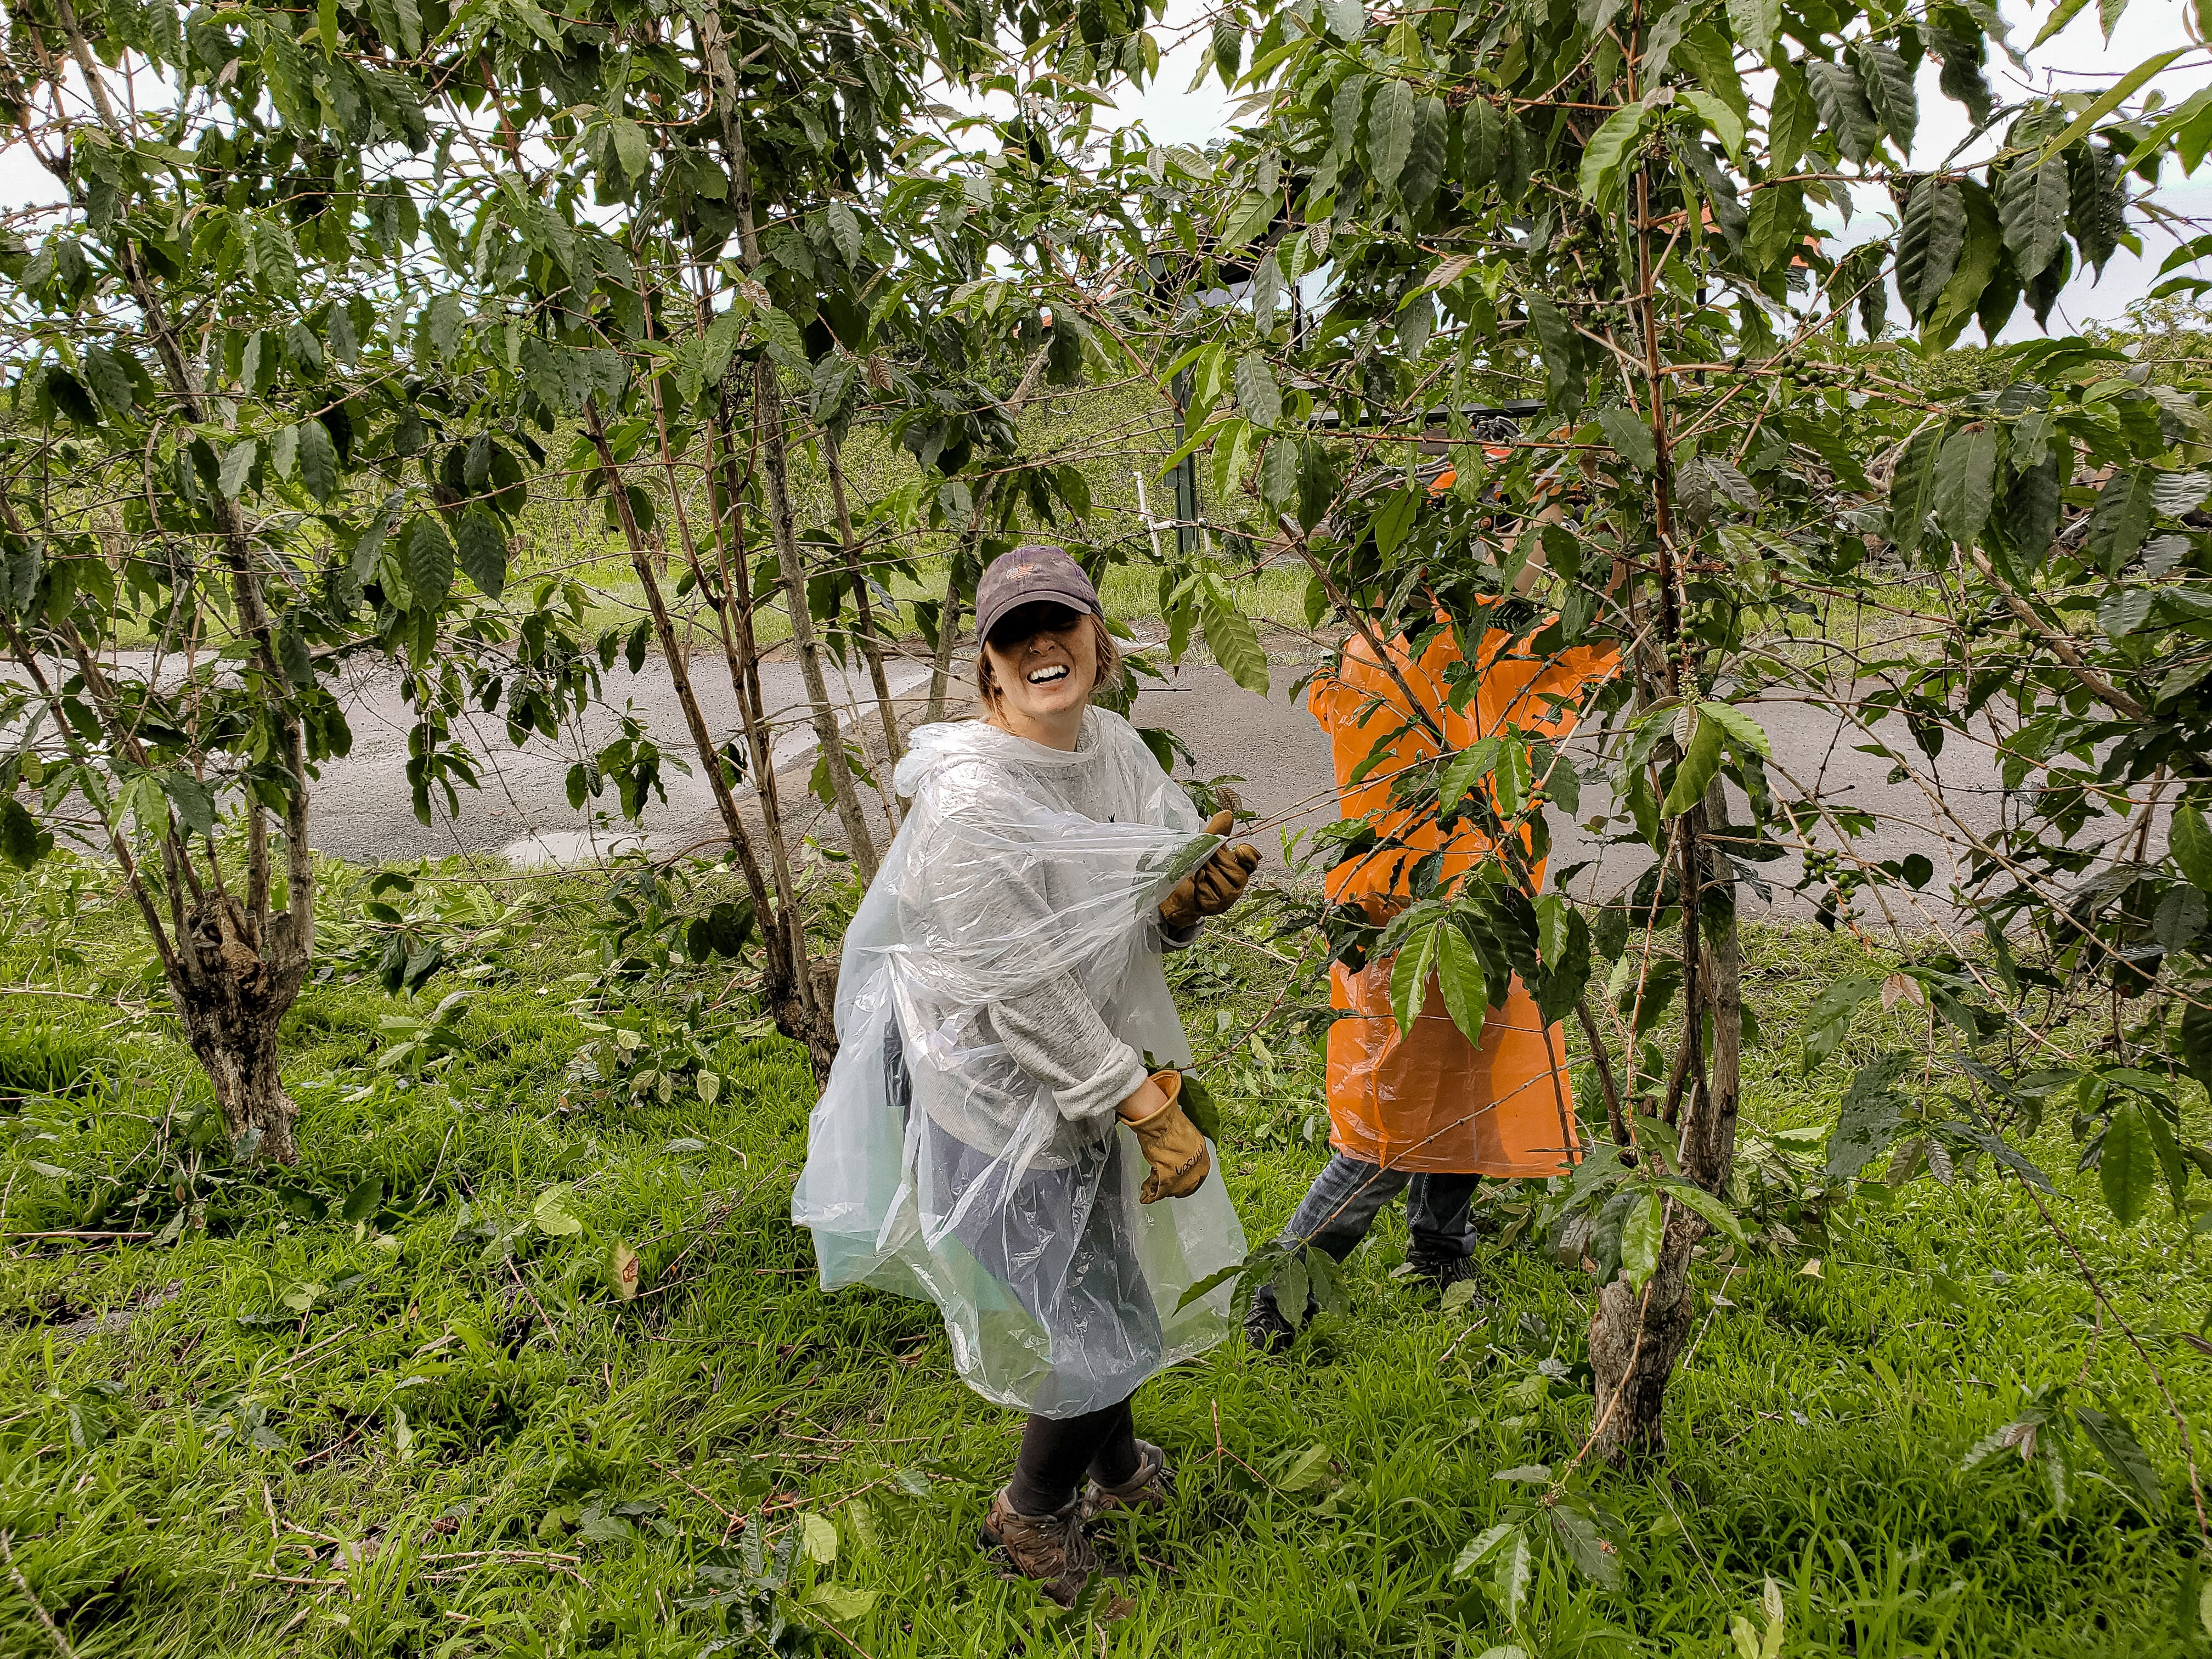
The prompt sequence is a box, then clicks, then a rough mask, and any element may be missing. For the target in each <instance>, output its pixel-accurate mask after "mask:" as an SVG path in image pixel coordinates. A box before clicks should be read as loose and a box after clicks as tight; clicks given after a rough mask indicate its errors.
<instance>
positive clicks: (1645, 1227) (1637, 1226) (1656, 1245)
mask: <svg viewBox="0 0 2212 1659" xmlns="http://www.w3.org/2000/svg"><path fill="white" fill-rule="evenodd" d="M1666 1237H1667V1206H1666V1205H1665V1203H1664V1201H1663V1200H1662V1199H1661V1198H1660V1196H1659V1194H1657V1193H1647V1194H1644V1197H1643V1198H1642V1199H1641V1200H1638V1202H1637V1203H1636V1204H1634V1205H1632V1206H1630V1208H1629V1212H1628V1218H1627V1219H1626V1220H1625V1221H1623V1222H1622V1223H1621V1224H1620V1271H1621V1273H1622V1274H1623V1275H1624V1276H1625V1277H1626V1279H1627V1280H1628V1283H1629V1285H1630V1287H1631V1288H1632V1289H1634V1290H1639V1291H1640V1290H1642V1289H1643V1288H1644V1281H1645V1280H1646V1279H1650V1277H1651V1275H1652V1274H1653V1273H1656V1272H1657V1271H1658V1268H1659V1249H1660V1247H1661V1245H1662V1244H1663V1243H1665V1241H1666Z"/></svg>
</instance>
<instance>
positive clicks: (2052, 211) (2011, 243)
mask: <svg viewBox="0 0 2212 1659" xmlns="http://www.w3.org/2000/svg"><path fill="white" fill-rule="evenodd" d="M2068 200H2069V191H2068V186H2067V181H2066V160H2065V158H2064V157H2063V155H2046V156H2045V157H2044V158H2043V160H2042V161H2040V162H2037V161H2034V159H2033V157H2030V158H2028V159H2027V160H2025V161H2015V163H2014V164H2013V165H2012V166H2011V167H2007V168H2006V169H2005V170H2004V172H2002V173H2000V174H1998V175H1997V222H1998V223H1999V224H2001V225H2002V227H2003V228H2004V241H2005V246H2007V247H2008V248H2010V249H2011V250H2012V262H2013V267H2014V269H2015V270H2018V271H2019V272H2020V273H2021V276H2023V277H2032V276H2035V275H2036V274H2037V273H2039V271H2041V270H2043V268H2044V267H2045V265H2047V264H2050V263H2051V260H2052V258H2054V257H2056V256H2057V252H2058V247H2059V244H2060V243H2062V242H2063V241H2064V240H2065V239H2066V210H2067V204H2068Z"/></svg>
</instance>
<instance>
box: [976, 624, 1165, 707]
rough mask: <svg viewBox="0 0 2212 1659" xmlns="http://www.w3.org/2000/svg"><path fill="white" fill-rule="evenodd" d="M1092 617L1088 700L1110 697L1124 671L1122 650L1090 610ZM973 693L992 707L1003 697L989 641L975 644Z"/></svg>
mask: <svg viewBox="0 0 2212 1659" xmlns="http://www.w3.org/2000/svg"><path fill="white" fill-rule="evenodd" d="M1087 614H1088V615H1089V617H1090V618H1091V654H1092V657H1093V659H1095V660H1096V661H1097V665H1098V671H1097V675H1096V676H1095V677H1093V678H1092V680H1091V701H1092V702H1097V701H1098V699H1099V697H1100V696H1102V695H1103V696H1112V695H1113V690H1112V689H1113V688H1114V687H1115V686H1116V685H1118V684H1121V677H1122V675H1123V674H1124V673H1126V672H1127V669H1125V668H1124V667H1123V666H1122V664H1121V646H1120V644H1119V643H1117V642H1116V641H1115V638H1114V635H1113V632H1112V630H1111V629H1109V628H1108V627H1107V626H1106V619H1105V618H1104V617H1102V616H1100V615H1099V614H1098V613H1097V611H1091V612H1088V613H1087ZM975 690H976V692H977V694H978V695H979V696H981V698H982V699H983V701H984V702H985V703H987V705H989V706H990V707H991V708H997V707H998V706H999V699H1000V696H1003V695H1004V694H1003V693H1002V692H1001V691H1000V689H999V677H998V676H997V675H996V674H994V673H993V672H992V671H991V653H990V650H989V646H988V641H978V642H977V644H976V647H975Z"/></svg>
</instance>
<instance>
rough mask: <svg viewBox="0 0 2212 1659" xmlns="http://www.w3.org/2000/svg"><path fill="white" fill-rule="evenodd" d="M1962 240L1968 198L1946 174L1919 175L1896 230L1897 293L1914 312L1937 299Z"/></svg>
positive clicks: (1920, 313) (1923, 310) (1926, 308)
mask: <svg viewBox="0 0 2212 1659" xmlns="http://www.w3.org/2000/svg"><path fill="white" fill-rule="evenodd" d="M1965 246H1966V198H1965V197H1963V196H1961V195H1960V192H1959V189H1958V186H1956V185H1954V184H1952V183H1951V182H1950V181H1949V180H1948V179H1922V180H1921V181H1920V182H1919V183H1918V184H1917V185H1914V186H1913V187H1912V194H1911V197H1909V198H1907V200H1906V202H1905V221H1904V223H1903V224H1902V225H1900V226H1899V228H1898V234H1897V295H1898V298H1899V299H1900V300H1902V301H1905V310H1906V311H1907V312H1908V313H1911V315H1912V316H1914V317H1923V316H1925V315H1927V313H1929V310H1930V309H1932V308H1933V307H1934V306H1935V304H1936V296H1937V295H1940V294H1942V291H1943V285H1944V284H1945V283H1948V282H1949V281H1950V280H1951V273H1952V271H1953V270H1955V269H1956V268H1957V266H1958V263H1959V254H1960V250H1961V249H1963V248H1964V247H1965Z"/></svg>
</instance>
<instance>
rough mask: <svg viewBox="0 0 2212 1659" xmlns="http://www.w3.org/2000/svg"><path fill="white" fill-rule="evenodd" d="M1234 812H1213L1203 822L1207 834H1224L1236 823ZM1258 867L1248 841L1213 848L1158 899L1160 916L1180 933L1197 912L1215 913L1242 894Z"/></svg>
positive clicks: (1257, 852) (1255, 852) (1257, 858)
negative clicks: (1166, 893)
mask: <svg viewBox="0 0 2212 1659" xmlns="http://www.w3.org/2000/svg"><path fill="white" fill-rule="evenodd" d="M1236 823H1237V815H1236V814H1235V813H1234V812H1228V811H1222V812H1216V813H1215V814H1214V815H1213V817H1212V818H1211V819H1209V820H1208V821H1207V823H1206V834H1207V835H1209V836H1225V835H1227V834H1228V833H1229V832H1230V830H1231V829H1234V828H1235V827H1236ZM1259 867H1260V849H1259V848H1256V847H1255V846H1253V845H1252V843H1251V842H1249V841H1240V842H1237V844H1236V845H1235V846H1233V847H1221V848H1215V849H1214V853H1213V856H1212V858H1209V859H1208V860H1206V862H1205V863H1203V864H1201V865H1200V866H1198V868H1197V869H1195V870H1194V871H1192V872H1190V874H1188V875H1187V876H1185V877H1184V878H1182V881H1180V882H1178V883H1177V884H1176V888H1175V890H1174V891H1173V892H1171V893H1170V894H1169V895H1168V896H1166V897H1165V898H1164V899H1162V900H1161V901H1160V920H1161V921H1164V922H1165V923H1166V924H1167V925H1168V926H1169V927H1172V928H1174V929H1176V932H1178V933H1180V932H1182V929H1184V928H1186V927H1189V926H1190V925H1191V924H1192V923H1193V922H1194V921H1197V920H1198V919H1199V918H1200V916H1218V915H1220V914H1221V913H1222V912H1223V911H1224V910H1226V909H1227V908H1229V907H1230V906H1231V905H1232V904H1234V903H1236V902H1237V900H1238V899H1240V898H1243V896H1244V889H1245V886H1246V884H1248V883H1249V882H1250V881H1251V879H1252V872H1254V871H1255V870H1256V869H1258V868H1259Z"/></svg>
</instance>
